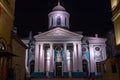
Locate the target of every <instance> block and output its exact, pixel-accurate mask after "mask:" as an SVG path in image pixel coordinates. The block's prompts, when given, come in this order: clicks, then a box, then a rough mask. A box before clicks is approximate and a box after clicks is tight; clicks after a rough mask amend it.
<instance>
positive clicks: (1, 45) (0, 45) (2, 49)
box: [0, 43, 5, 51]
mask: <svg viewBox="0 0 120 80" xmlns="http://www.w3.org/2000/svg"><path fill="white" fill-rule="evenodd" d="M4 50H5V46H4V44H2V43H0V51H4Z"/></svg>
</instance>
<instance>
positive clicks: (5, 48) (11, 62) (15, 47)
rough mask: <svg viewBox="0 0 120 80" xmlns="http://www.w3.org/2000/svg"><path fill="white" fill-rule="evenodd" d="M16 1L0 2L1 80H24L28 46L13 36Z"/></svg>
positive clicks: (4, 0) (3, 0)
mask: <svg viewBox="0 0 120 80" xmlns="http://www.w3.org/2000/svg"><path fill="white" fill-rule="evenodd" d="M14 8H15V0H0V80H24V78H25V50H26V46H25V45H24V43H23V42H22V41H21V40H20V39H18V38H17V37H16V36H15V35H14V34H13V21H14Z"/></svg>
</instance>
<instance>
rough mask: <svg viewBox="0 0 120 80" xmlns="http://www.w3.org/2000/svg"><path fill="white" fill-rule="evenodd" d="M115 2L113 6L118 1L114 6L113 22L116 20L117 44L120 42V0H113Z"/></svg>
mask: <svg viewBox="0 0 120 80" xmlns="http://www.w3.org/2000/svg"><path fill="white" fill-rule="evenodd" d="M112 1H113V3H111V4H112V6H114V4H115V3H116V6H115V7H112V10H113V18H112V20H113V22H114V30H115V36H116V45H119V44H120V36H119V35H120V8H118V6H120V0H112Z"/></svg>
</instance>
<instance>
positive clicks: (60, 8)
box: [52, 3, 65, 11]
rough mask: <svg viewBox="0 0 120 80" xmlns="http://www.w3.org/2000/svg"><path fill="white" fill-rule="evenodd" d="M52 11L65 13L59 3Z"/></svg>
mask: <svg viewBox="0 0 120 80" xmlns="http://www.w3.org/2000/svg"><path fill="white" fill-rule="evenodd" d="M52 10H53V11H65V8H64V7H63V6H61V5H60V3H58V5H57V6H55V7H54V8H53V9H52Z"/></svg>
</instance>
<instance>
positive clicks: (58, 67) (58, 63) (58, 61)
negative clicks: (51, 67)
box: [55, 44, 63, 76]
mask: <svg viewBox="0 0 120 80" xmlns="http://www.w3.org/2000/svg"><path fill="white" fill-rule="evenodd" d="M62 61H63V45H61V44H57V45H55V72H56V76H62V68H63V67H62V64H63V63H62Z"/></svg>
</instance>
